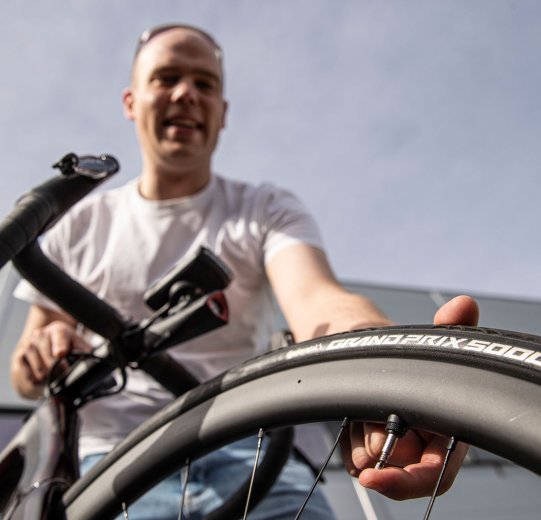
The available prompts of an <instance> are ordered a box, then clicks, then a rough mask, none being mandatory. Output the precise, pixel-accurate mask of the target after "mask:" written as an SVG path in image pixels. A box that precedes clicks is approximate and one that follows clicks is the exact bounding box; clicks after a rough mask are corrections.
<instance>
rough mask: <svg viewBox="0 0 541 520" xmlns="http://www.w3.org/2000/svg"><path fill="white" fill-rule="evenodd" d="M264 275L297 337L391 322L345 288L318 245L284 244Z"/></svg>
mask: <svg viewBox="0 0 541 520" xmlns="http://www.w3.org/2000/svg"><path fill="white" fill-rule="evenodd" d="M267 275H268V277H269V280H270V283H271V285H272V288H273V291H274V294H275V295H276V299H277V300H278V304H279V305H280V308H281V309H282V312H283V313H284V316H285V318H286V320H287V322H288V324H289V326H290V328H291V331H292V332H293V334H294V336H295V339H296V341H304V340H307V339H310V338H314V337H317V336H324V335H328V334H333V333H335V332H345V331H348V330H353V329H360V328H368V327H380V326H385V325H391V321H390V320H389V318H387V317H386V316H385V315H384V314H383V313H382V312H381V311H380V310H379V309H378V308H377V307H376V306H375V305H374V304H373V303H372V302H371V301H370V300H369V299H367V298H364V297H362V296H358V295H356V294H352V293H350V292H348V291H346V290H345V289H344V288H343V287H342V286H341V285H340V284H339V283H338V282H337V281H336V278H335V277H334V274H333V273H332V271H331V268H330V266H329V263H328V261H327V258H326V256H325V253H324V252H323V251H321V250H320V249H317V248H315V247H311V246H307V245H296V246H291V247H287V248H285V249H283V250H282V251H280V252H278V253H277V254H276V255H275V256H274V257H273V258H272V259H271V261H270V262H269V264H268V266H267Z"/></svg>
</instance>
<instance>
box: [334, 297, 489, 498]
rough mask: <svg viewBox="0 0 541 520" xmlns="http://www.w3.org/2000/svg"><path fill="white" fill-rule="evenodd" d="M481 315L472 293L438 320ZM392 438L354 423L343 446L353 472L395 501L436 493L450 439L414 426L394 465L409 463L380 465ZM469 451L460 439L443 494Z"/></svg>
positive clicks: (469, 321) (467, 320)
mask: <svg viewBox="0 0 541 520" xmlns="http://www.w3.org/2000/svg"><path fill="white" fill-rule="evenodd" d="M478 319H479V309H478V307H477V303H476V302H475V301H474V300H473V299H471V298H469V297H467V296H458V297H457V298H454V299H453V300H451V301H450V302H448V303H446V304H445V305H444V306H442V307H441V308H440V309H439V310H438V312H437V313H436V315H435V317H434V324H435V325H443V324H447V325H476V324H477V321H478ZM386 437H387V432H385V430H384V426H382V425H380V424H372V423H364V424H363V423H360V422H356V423H352V424H351V427H350V436H349V439H347V438H346V439H345V440H344V441H343V442H342V446H341V448H342V454H343V456H344V461H345V464H346V468H347V470H348V472H349V473H350V475H352V476H355V477H358V478H359V483H360V484H361V485H362V486H364V487H367V488H370V489H374V490H375V491H378V492H380V493H382V494H383V495H385V496H387V497H389V498H392V499H395V500H405V499H410V498H419V497H423V496H430V495H431V494H432V492H433V490H434V487H435V485H436V482H437V479H438V477H439V473H440V469H441V467H442V464H443V461H444V458H445V454H446V447H447V444H448V442H449V439H448V438H446V437H442V436H440V435H435V434H431V433H427V432H421V431H415V430H409V431H408V432H407V434H406V435H405V436H404V437H403V438H402V439H400V440H399V442H398V443H397V446H396V449H395V451H394V453H393V458H392V461H393V464H396V465H399V466H403V467H387V468H384V469H381V470H378V469H374V466H375V464H376V462H377V460H378V458H379V455H380V453H381V449H382V447H383V444H384V442H385V439H386ZM467 451H468V447H467V446H466V445H465V444H462V443H458V444H457V447H456V449H455V451H454V452H453V455H452V457H451V458H450V461H449V465H448V467H447V470H446V472H445V475H444V478H443V481H442V483H441V487H440V490H439V492H440V493H444V492H445V491H447V490H448V489H449V488H450V487H451V485H452V483H453V482H454V479H455V477H456V475H457V473H458V470H459V469H460V466H461V465H462V462H463V460H464V457H465V456H466V453H467Z"/></svg>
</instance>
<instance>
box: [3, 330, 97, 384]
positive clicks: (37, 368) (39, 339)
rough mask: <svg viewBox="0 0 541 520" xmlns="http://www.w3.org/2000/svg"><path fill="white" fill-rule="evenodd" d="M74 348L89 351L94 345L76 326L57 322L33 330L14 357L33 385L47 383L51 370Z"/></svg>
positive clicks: (15, 363)
mask: <svg viewBox="0 0 541 520" xmlns="http://www.w3.org/2000/svg"><path fill="white" fill-rule="evenodd" d="M74 348H77V349H81V350H88V349H89V348H90V346H89V345H88V344H87V343H86V342H85V341H84V340H83V339H82V338H80V337H79V336H78V335H77V334H76V333H75V330H74V329H73V327H72V326H71V325H69V324H67V323H65V322H61V321H55V322H52V323H50V324H48V325H46V326H45V327H39V328H37V329H35V330H33V331H32V332H31V333H30V334H29V335H28V336H27V337H26V338H25V339H24V341H22V342H21V343H20V344H19V345H18V346H17V349H16V351H15V353H14V356H13V364H14V368H15V370H17V367H19V369H20V370H21V371H22V372H23V374H24V377H25V378H27V379H28V380H29V381H30V382H31V383H32V384H33V385H40V384H43V383H44V381H45V379H46V377H47V374H48V372H49V369H50V368H51V367H52V366H53V364H54V363H56V362H57V361H58V360H59V359H62V358H63V357H65V356H66V355H67V354H68V353H69V352H70V351H71V350H73V349H74Z"/></svg>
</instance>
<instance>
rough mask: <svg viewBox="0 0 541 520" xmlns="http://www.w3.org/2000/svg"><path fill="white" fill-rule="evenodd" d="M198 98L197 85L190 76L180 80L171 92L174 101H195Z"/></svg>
mask: <svg viewBox="0 0 541 520" xmlns="http://www.w3.org/2000/svg"><path fill="white" fill-rule="evenodd" d="M196 99H197V93H196V89H195V85H194V84H193V82H192V81H191V80H190V79H188V78H183V79H182V80H181V81H179V82H178V83H177V84H176V85H175V87H174V88H173V91H172V92H171V100H172V101H173V102H174V103H195V101H196Z"/></svg>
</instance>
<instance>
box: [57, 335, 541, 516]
mask: <svg viewBox="0 0 541 520" xmlns="http://www.w3.org/2000/svg"><path fill="white" fill-rule="evenodd" d="M540 403H541V338H539V337H536V336H531V335H524V334H520V333H514V332H507V331H500V330H488V329H480V328H471V327H441V326H438V327H431V326H409V327H387V328H384V329H374V330H362V331H355V332H350V333H344V334H337V335H333V336H328V337H325V338H318V339H314V340H312V341H308V342H305V343H302V344H299V345H294V346H292V347H287V348H284V349H281V350H279V351H276V352H271V353H268V354H266V355H263V356H261V357H258V358H255V359H253V360H251V361H248V362H246V363H244V364H242V365H240V366H238V367H236V368H233V369H231V370H229V371H227V372H225V373H224V374H222V375H221V376H219V377H217V378H215V379H213V380H212V381H209V382H208V383H205V384H203V385H201V386H199V387H198V388H196V389H194V390H192V391H190V392H189V393H188V394H186V395H185V396H183V397H181V398H179V399H177V400H176V401H175V402H174V403H173V404H172V405H170V406H169V407H168V408H166V409H164V410H163V411H162V412H160V413H159V414H158V415H156V416H155V417H154V418H153V419H151V420H150V421H148V422H147V423H145V424H144V425H142V426H141V427H140V428H139V429H138V430H136V431H135V432H133V434H132V435H131V436H130V437H129V438H127V439H126V440H125V441H124V442H123V443H122V444H121V445H119V446H118V447H117V448H116V449H115V450H114V451H113V452H111V454H109V455H108V456H107V457H106V458H104V459H103V460H102V461H101V463H99V464H98V465H97V466H96V467H95V468H94V470H93V471H91V472H89V473H88V474H87V475H86V476H85V477H84V478H82V479H81V480H79V481H78V482H76V483H75V485H74V486H73V487H72V488H71V489H70V490H68V492H67V493H66V494H65V495H64V504H65V505H66V511H67V518H70V519H71V518H77V519H80V520H87V519H88V520H90V519H98V518H99V519H104V518H113V517H114V516H115V515H117V514H118V513H119V512H120V511H121V504H122V502H124V503H126V504H130V503H131V502H133V501H134V500H135V499H136V498H137V497H139V496H140V495H141V494H143V493H144V492H145V491H146V490H148V489H150V488H151V487H152V485H154V484H155V483H156V482H158V481H160V480H161V479H163V478H165V477H166V476H167V475H168V474H170V473H172V472H173V471H174V470H175V469H177V467H178V466H180V464H179V462H182V461H184V460H185V459H186V458H187V457H192V458H197V457H199V456H202V455H203V454H205V453H207V452H209V451H211V450H213V449H216V448H217V447H220V446H223V445H225V444H227V443H229V442H232V441H234V440H237V439H239V438H241V437H245V436H248V435H252V434H254V433H256V432H257V431H258V429H259V428H264V429H272V428H277V427H283V426H287V425H293V424H301V423H309V422H314V421H333V420H340V419H342V418H344V417H348V418H350V419H359V420H366V421H377V422H385V420H386V418H387V416H388V415H389V413H396V414H399V415H400V416H401V417H402V419H403V420H405V421H406V422H407V423H408V424H409V425H410V426H411V427H414V428H418V429H422V430H427V431H431V432H434V433H439V434H443V435H454V436H456V437H457V438H458V439H459V440H462V441H464V442H467V443H469V444H472V445H475V446H478V447H480V448H482V449H485V450H487V451H491V452H493V453H495V454H497V455H500V456H502V457H505V458H507V459H509V460H511V461H513V462H515V463H517V464H519V465H522V466H524V467H526V468H528V469H529V470H531V471H533V472H535V473H537V474H541V414H540V413H539V411H540V406H541V405H540Z"/></svg>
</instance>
